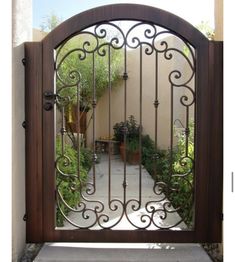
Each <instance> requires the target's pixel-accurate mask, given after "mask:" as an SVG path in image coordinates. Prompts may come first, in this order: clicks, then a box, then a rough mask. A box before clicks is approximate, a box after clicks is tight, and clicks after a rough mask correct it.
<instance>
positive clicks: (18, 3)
mask: <svg viewBox="0 0 235 262" xmlns="http://www.w3.org/2000/svg"><path fill="white" fill-rule="evenodd" d="M12 19H13V20H12V22H13V24H12V27H13V28H12V29H13V39H12V40H13V52H12V70H13V82H12V160H13V161H12V235H13V237H12V256H13V261H17V260H18V259H19V258H20V256H21V254H22V251H23V249H24V247H25V222H24V221H23V216H24V214H25V131H24V129H23V128H22V122H23V121H24V119H25V112H24V66H23V64H22V62H21V60H22V58H23V57H24V45H23V43H24V42H25V41H31V39H32V1H31V0H13V12H12ZM32 146H33V145H32Z"/></svg>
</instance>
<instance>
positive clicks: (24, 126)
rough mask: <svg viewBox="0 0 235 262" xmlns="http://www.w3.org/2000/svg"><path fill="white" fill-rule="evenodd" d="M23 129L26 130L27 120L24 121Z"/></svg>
mask: <svg viewBox="0 0 235 262" xmlns="http://www.w3.org/2000/svg"><path fill="white" fill-rule="evenodd" d="M22 127H23V128H24V129H26V121H25V120H24V121H23V123H22Z"/></svg>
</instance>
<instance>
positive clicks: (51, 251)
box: [34, 243, 212, 262]
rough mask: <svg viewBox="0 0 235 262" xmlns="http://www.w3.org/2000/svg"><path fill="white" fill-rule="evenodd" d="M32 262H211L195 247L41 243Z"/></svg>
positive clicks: (197, 245)
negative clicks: (40, 247) (41, 245)
mask: <svg viewBox="0 0 235 262" xmlns="http://www.w3.org/2000/svg"><path fill="white" fill-rule="evenodd" d="M34 261H35V262H47V261H50V262H52V261H53V262H62V261H66V262H74V261H77V262H153V261H154V262H197V261H198V262H211V261H212V260H211V259H210V258H209V256H208V255H207V253H206V252H205V250H204V249H203V248H202V247H201V246H200V245H199V244H154V243H153V244H152V243H148V244H142V243H141V244H131V243H128V244H127V243H45V244H44V245H43V247H42V249H41V250H40V252H39V253H38V255H37V257H36V258H35V260H34Z"/></svg>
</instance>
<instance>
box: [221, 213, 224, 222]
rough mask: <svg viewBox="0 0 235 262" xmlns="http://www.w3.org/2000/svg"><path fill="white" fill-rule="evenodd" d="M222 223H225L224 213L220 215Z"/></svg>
mask: <svg viewBox="0 0 235 262" xmlns="http://www.w3.org/2000/svg"><path fill="white" fill-rule="evenodd" d="M220 218H221V221H224V213H221V214H220Z"/></svg>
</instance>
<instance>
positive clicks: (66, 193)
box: [56, 137, 92, 227]
mask: <svg viewBox="0 0 235 262" xmlns="http://www.w3.org/2000/svg"><path fill="white" fill-rule="evenodd" d="M61 152H62V150H61V139H60V138H59V137H58V138H57V139H56V156H57V168H59V170H60V171H57V174H56V185H57V190H58V191H59V192H60V194H61V196H62V197H63V199H64V201H65V202H66V203H67V204H68V206H70V207H71V208H76V207H77V205H78V203H79V201H80V196H81V195H80V194H81V192H82V189H83V187H84V185H85V184H86V180H87V174H88V172H89V170H90V168H91V165H92V154H91V151H90V150H89V149H86V148H82V147H81V150H80V176H79V178H78V176H77V171H78V156H77V151H76V150H75V149H73V148H72V146H70V145H68V144H64V156H62V155H61ZM61 173H62V174H61ZM59 203H60V208H61V210H62V212H63V213H64V214H65V215H66V216H67V215H68V213H69V211H70V209H69V208H68V207H67V206H66V205H65V204H64V203H63V202H62V201H61V200H60V201H59ZM56 224H57V226H60V227H61V226H63V225H64V217H63V215H62V214H61V212H60V210H59V208H58V207H57V209H56Z"/></svg>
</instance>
